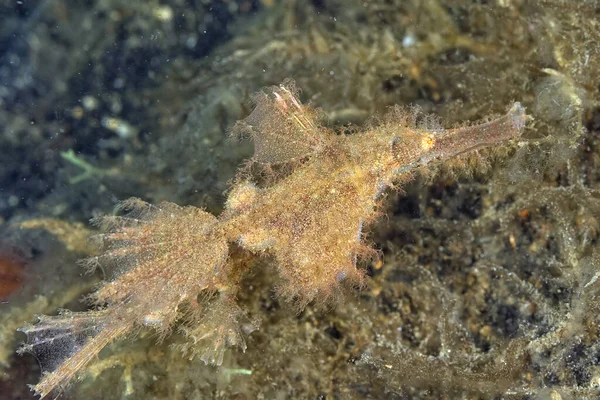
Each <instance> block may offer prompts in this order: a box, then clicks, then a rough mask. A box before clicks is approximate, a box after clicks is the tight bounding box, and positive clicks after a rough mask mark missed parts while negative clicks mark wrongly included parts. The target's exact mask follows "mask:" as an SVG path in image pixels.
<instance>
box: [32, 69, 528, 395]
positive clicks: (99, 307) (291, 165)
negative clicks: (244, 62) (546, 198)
mask: <svg viewBox="0 0 600 400" xmlns="http://www.w3.org/2000/svg"><path fill="white" fill-rule="evenodd" d="M253 100H254V103H255V108H254V111H253V112H252V113H251V114H250V116H248V118H246V119H245V120H243V121H240V122H238V123H237V124H236V125H235V126H234V128H233V129H232V133H233V134H234V135H240V134H241V135H249V136H251V138H252V139H253V141H254V145H255V154H254V157H253V159H252V160H251V161H252V163H251V164H252V165H255V166H261V168H262V170H263V172H264V171H267V170H268V171H270V172H269V173H268V174H269V177H268V178H267V179H263V182H262V184H260V185H259V184H257V182H256V180H253V179H252V174H250V173H249V172H248V170H249V169H250V168H245V169H242V171H245V172H240V175H239V176H238V178H237V180H236V183H235V184H234V185H233V187H232V188H231V191H230V193H229V197H228V199H227V203H226V206H225V210H224V211H223V213H222V214H221V215H219V216H218V217H216V216H213V215H212V214H209V213H207V212H206V211H203V210H201V209H199V208H196V207H192V206H188V207H180V206H178V205H175V204H172V203H162V204H160V205H158V206H153V205H150V204H148V203H145V202H143V201H141V200H138V199H130V200H127V201H125V202H123V203H122V204H121V206H120V209H122V210H126V211H128V212H127V213H126V215H124V216H118V217H105V218H101V219H100V220H98V221H97V222H98V223H100V224H101V225H103V227H104V229H105V230H106V232H107V233H105V234H103V235H102V236H101V237H102V239H103V241H104V248H105V250H104V252H103V253H102V254H101V255H100V256H97V257H93V258H91V259H89V260H87V261H86V264H87V265H88V266H89V267H90V268H91V269H93V268H95V267H97V266H101V267H102V268H103V269H105V270H106V271H110V272H111V274H112V278H111V279H110V280H108V281H107V282H106V283H105V284H104V285H103V286H102V287H100V288H99V289H98V290H97V291H96V292H95V293H94V294H93V295H92V296H90V303H91V305H93V306H94V307H95V309H94V310H92V311H89V312H81V313H73V312H69V311H63V312H61V314H60V315H58V316H54V317H49V316H41V317H39V321H38V323H37V324H35V325H29V326H26V327H24V328H22V329H21V331H22V332H24V333H26V335H27V343H26V344H25V345H24V346H23V347H22V349H21V351H29V352H32V353H34V354H36V355H37V356H38V358H39V359H40V361H41V364H42V366H43V368H44V370H45V372H44V375H43V377H42V379H41V381H40V382H39V383H38V384H37V385H35V386H33V390H34V391H35V392H36V393H37V394H39V395H40V396H41V397H45V396H46V395H48V394H49V393H50V392H51V391H52V390H54V389H55V388H57V387H61V386H63V385H65V384H66V383H68V382H69V381H70V380H71V379H72V378H73V377H75V376H76V374H77V373H78V372H79V371H80V370H82V369H83V368H84V367H85V366H86V365H87V364H88V363H89V362H90V360H92V359H93V358H94V357H95V356H96V355H97V354H98V353H99V352H100V350H102V348H103V347H105V346H106V345H107V344H109V343H110V342H112V341H113V340H115V339H117V338H121V337H123V336H125V335H127V334H129V333H130V332H132V331H134V330H136V329H137V328H139V327H152V328H154V329H156V330H157V331H158V332H159V334H160V337H161V338H163V337H164V336H166V335H167V334H168V333H169V331H170V329H171V327H172V326H173V325H174V323H175V322H176V321H180V322H181V324H180V325H181V328H180V329H181V330H182V332H184V334H185V335H186V336H187V337H188V338H189V344H187V345H185V346H183V351H184V352H186V353H190V354H191V355H195V354H199V355H200V356H201V357H202V360H204V361H205V362H206V363H213V364H216V365H220V364H221V363H222V360H223V352H224V350H225V348H226V347H227V346H231V345H237V346H240V347H241V348H242V349H245V343H244V335H245V334H248V333H249V332H251V331H252V330H253V329H255V326H254V324H252V323H250V322H249V320H248V319H247V317H246V313H245V311H244V310H242V309H241V308H240V307H239V306H238V305H237V304H236V293H237V291H238V290H239V288H240V279H241V277H242V275H243V273H244V272H245V271H246V270H247V269H248V268H249V264H248V263H247V262H246V258H245V257H243V255H240V253H241V252H240V251H239V250H233V247H232V246H231V245H232V244H233V243H235V244H237V247H238V248H242V249H245V250H246V251H249V252H251V253H255V254H264V255H267V256H271V257H273V258H274V259H275V261H276V265H277V268H278V272H279V274H280V276H281V278H282V284H281V285H280V287H279V288H278V293H279V295H280V296H282V297H284V298H286V299H288V300H290V301H292V302H293V303H294V304H295V305H296V307H297V308H298V309H302V308H303V307H304V306H305V305H306V304H308V303H309V302H311V301H317V302H325V303H327V302H330V301H331V299H333V298H335V297H336V296H337V294H338V292H339V291H340V288H341V286H342V285H348V284H350V285H351V286H361V285H362V284H363V281H364V273H363V272H362V271H361V270H360V269H359V268H357V261H358V260H360V259H361V258H364V257H366V256H371V255H372V254H373V253H374V250H373V249H372V248H371V247H369V246H368V245H366V244H365V243H364V238H363V230H364V229H365V227H367V226H368V225H369V224H372V223H373V222H374V221H375V220H376V219H377V217H378V216H379V215H380V213H381V212H380V211H379V210H380V208H381V207H380V201H381V195H382V193H383V192H384V191H385V190H386V188H388V187H390V186H393V187H400V186H401V185H402V184H403V183H405V182H407V181H409V180H410V179H411V178H412V177H413V176H414V174H415V172H417V171H418V170H421V169H424V168H427V167H428V166H430V165H431V164H432V163H435V162H444V161H446V160H448V159H451V158H454V157H456V156H459V155H461V154H465V153H470V152H472V151H474V150H477V149H479V148H481V147H489V146H497V145H499V144H501V143H502V142H505V141H508V140H510V139H514V138H517V137H519V136H520V134H521V133H522V131H523V128H524V126H525V122H526V119H527V117H526V115H525V110H524V108H523V107H522V106H521V105H520V104H519V103H515V104H513V106H512V107H511V108H510V110H509V111H508V113H507V114H506V115H504V116H503V117H501V118H498V119H496V120H493V121H490V122H487V123H484V124H480V125H472V126H466V127H463V128H457V129H450V130H445V129H443V128H441V127H439V126H435V124H432V123H429V124H423V123H421V124H420V125H419V124H418V123H417V122H418V120H419V118H420V117H419V115H418V113H417V112H415V111H414V110H412V111H411V110H406V109H402V108H400V107H396V108H394V109H393V110H392V111H391V112H390V113H389V115H387V116H386V117H385V118H384V119H383V120H382V121H381V122H380V123H379V124H378V125H374V126H370V127H369V128H368V129H365V130H364V131H362V132H356V133H354V134H351V135H344V134H340V133H338V132H335V131H333V130H331V129H329V128H326V127H324V126H322V125H320V124H319V121H320V119H321V115H320V112H319V111H318V110H314V109H312V108H310V107H308V106H305V105H303V104H301V103H300V102H299V101H298V99H297V90H296V89H295V87H294V85H293V83H292V82H291V81H288V82H285V83H284V84H282V85H280V86H276V87H271V88H269V89H267V90H266V91H265V92H260V93H258V94H256V95H255V96H254V97H253ZM421 117H422V116H421ZM424 120H429V119H427V118H424Z"/></svg>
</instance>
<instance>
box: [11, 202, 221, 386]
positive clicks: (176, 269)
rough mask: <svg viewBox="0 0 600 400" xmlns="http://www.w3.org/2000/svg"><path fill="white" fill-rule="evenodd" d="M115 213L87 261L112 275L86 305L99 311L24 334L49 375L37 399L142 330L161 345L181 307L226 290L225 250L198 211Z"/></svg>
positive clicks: (130, 205)
mask: <svg viewBox="0 0 600 400" xmlns="http://www.w3.org/2000/svg"><path fill="white" fill-rule="evenodd" d="M119 208H120V209H121V210H125V211H127V213H126V215H125V216H120V217H105V218H101V219H99V220H97V221H96V223H98V224H101V225H103V226H104V228H105V229H106V230H107V232H106V233H105V234H103V235H101V237H100V239H101V240H102V241H103V242H104V248H105V250H104V252H103V253H102V254H100V255H99V256H96V257H92V258H90V259H88V260H86V261H85V264H86V265H87V266H88V268H89V269H93V268H95V267H97V266H100V267H102V268H103V269H104V270H105V271H107V272H108V273H109V274H110V275H112V276H113V278H112V279H111V280H110V281H107V282H106V283H105V284H104V285H103V286H102V287H100V288H99V289H98V290H97V291H96V292H95V293H94V294H92V295H91V296H90V298H89V300H90V301H91V303H92V304H93V305H95V306H96V307H97V308H98V310H99V311H90V312H87V313H69V312H64V313H61V314H60V315H59V316H56V317H40V321H39V322H38V323H37V324H36V325H32V326H27V327H25V328H23V329H22V331H23V332H25V333H26V334H27V343H26V344H25V345H24V346H23V347H22V349H21V351H22V352H23V351H28V352H32V353H34V354H35V355H36V356H37V357H38V359H39V360H40V362H41V364H42V367H43V369H44V370H45V371H46V372H45V373H44V375H43V377H42V380H41V382H40V383H39V384H37V385H36V386H34V387H33V390H34V391H35V392H36V393H37V394H39V395H40V396H41V397H42V398H43V397H45V396H46V395H48V394H49V393H50V392H51V391H52V390H53V389H54V388H56V387H60V386H64V385H65V384H66V383H68V381H70V380H71V379H72V378H73V377H75V376H76V374H77V373H78V372H79V371H80V370H81V369H82V368H84V367H85V366H86V365H87V364H88V363H89V362H90V361H91V360H92V359H93V358H94V357H95V356H96V355H97V354H98V353H99V352H100V350H102V348H104V347H105V346H106V345H108V344H109V343H111V342H112V341H113V340H115V339H119V338H121V337H123V336H125V335H127V334H129V333H131V332H133V331H134V330H136V329H137V328H139V327H144V326H145V327H150V328H154V329H155V330H156V331H157V333H158V335H159V338H161V339H162V338H163V337H164V336H165V335H166V334H167V333H168V332H169V331H170V328H171V326H172V324H173V322H174V321H175V320H176V319H177V318H178V317H179V315H180V311H179V306H180V305H184V304H185V303H188V302H195V301H196V298H197V297H198V295H200V294H201V293H216V292H218V291H219V290H220V288H221V287H223V286H225V285H226V284H227V283H229V278H228V276H227V272H228V271H226V266H227V265H228V264H227V259H228V246H227V243H226V242H225V239H224V237H223V235H222V233H221V231H220V229H219V226H218V223H217V218H215V217H214V216H212V215H210V214H209V213H207V212H204V211H202V210H200V209H198V208H195V207H179V206H177V205H175V204H171V203H162V204H160V205H159V206H152V205H150V204H147V203H145V202H142V201H141V200H138V199H130V200H128V201H126V202H124V203H122V204H121V206H120V207H119ZM192 322H193V321H192Z"/></svg>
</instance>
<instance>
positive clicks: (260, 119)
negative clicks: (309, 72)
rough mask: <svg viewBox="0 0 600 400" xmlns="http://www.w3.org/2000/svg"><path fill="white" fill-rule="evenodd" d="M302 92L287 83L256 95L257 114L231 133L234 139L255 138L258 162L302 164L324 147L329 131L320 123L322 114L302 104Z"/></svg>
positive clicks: (254, 112)
mask: <svg viewBox="0 0 600 400" xmlns="http://www.w3.org/2000/svg"><path fill="white" fill-rule="evenodd" d="M298 92H299V91H298V89H297V88H296V87H295V85H294V82H293V81H292V80H286V81H284V83H282V84H281V85H279V86H272V87H270V88H268V89H267V90H265V91H262V92H258V93H256V94H254V95H253V96H252V102H253V103H254V105H255V106H254V110H253V111H252V113H251V114H250V115H249V116H248V117H247V118H246V119H244V120H242V121H239V122H237V123H236V124H235V125H234V126H233V128H232V129H231V134H232V135H233V136H243V135H245V134H249V135H250V136H251V137H252V140H253V141H254V160H255V161H257V162H259V163H266V164H280V163H286V162H290V161H298V160H301V159H302V158H304V157H306V156H309V155H311V154H314V153H315V152H318V151H320V149H322V148H323V147H324V143H325V141H326V137H327V130H326V129H324V128H322V127H320V126H319V125H318V123H317V120H318V119H319V111H318V110H314V109H312V108H311V107H309V106H305V105H303V104H302V103H300V101H299V100H298V97H297V96H298Z"/></svg>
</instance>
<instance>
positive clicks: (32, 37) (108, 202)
mask: <svg viewBox="0 0 600 400" xmlns="http://www.w3.org/2000/svg"><path fill="white" fill-rule="evenodd" d="M598 15H600V4H599V3H598V2H597V1H581V2H569V1H561V0H548V1H542V0H540V1H527V0H519V1H517V0H506V1H496V2H488V3H487V4H483V3H479V2H471V1H461V0H456V1H444V0H426V1H358V0H357V1H354V0H352V1H341V0H331V1H329V0H324V1H309V2H305V1H266V0H263V1H260V2H256V1H241V0H239V1H237V2H231V1H230V2H225V1H179V0H174V1H171V2H158V1H148V2H143V3H141V2H140V3H138V2H124V1H115V0H112V1H101V0H98V1H88V2H83V3H82V2H51V1H41V2H16V3H15V4H13V3H12V2H5V3H3V4H1V5H0V21H1V23H0V127H1V128H2V129H1V133H0V222H1V224H0V232H1V236H0V250H1V252H0V266H1V268H0V285H1V287H3V288H6V290H3V291H1V293H2V294H3V296H4V298H3V299H2V300H3V302H2V304H0V307H1V308H0V338H1V340H0V368H1V370H0V371H1V375H0V393H1V394H0V398H3V399H4V398H7V399H17V398H19V399H23V398H32V397H33V395H32V394H31V393H29V392H28V389H27V387H26V384H27V383H35V382H37V381H38V379H39V375H40V370H39V367H38V366H37V362H36V360H35V359H34V357H32V356H22V357H19V356H17V355H15V350H16V348H17V347H18V343H19V342H20V341H22V340H24V337H23V336H22V335H21V334H19V333H17V332H16V331H15V330H16V328H18V327H19V326H22V324H23V323H24V322H33V320H34V315H35V314H42V313H45V314H52V313H53V312H55V311H56V309H57V308H61V307H68V308H71V309H85V304H83V303H81V302H79V301H78V298H80V297H81V296H83V295H84V294H86V293H88V292H89V291H90V290H91V287H92V286H93V285H94V284H95V283H96V282H97V281H98V280H99V279H101V278H102V276H101V273H98V274H96V275H85V274H83V271H82V270H81V269H80V267H78V266H77V264H76V260H77V259H79V258H81V257H85V256H86V255H88V254H90V253H91V252H93V251H94V250H93V249H92V248H90V246H89V245H88V243H87V242H86V240H85V238H86V236H87V234H88V230H87V229H88V228H86V226H87V225H81V224H82V223H83V224H86V221H87V220H88V219H89V218H90V217H92V216H96V215H98V214H106V213H110V212H111V210H112V208H113V207H114V205H115V204H116V203H117V202H118V201H119V200H123V199H126V198H128V197H130V196H136V197H140V198H143V199H144V200H147V201H150V202H154V203H157V202H160V201H165V200H166V201H172V202H175V203H177V204H182V205H185V204H193V205H196V206H202V207H205V208H207V209H208V210H209V211H211V212H213V213H218V212H219V211H220V210H221V208H222V207H223V202H224V199H225V195H224V192H225V191H226V190H227V188H228V181H229V180H230V179H232V178H233V176H234V174H235V171H236V169H237V168H238V166H239V165H240V164H241V163H242V161H243V160H244V159H245V158H246V157H249V156H250V155H251V154H252V151H251V150H252V145H251V143H249V142H241V143H236V142H234V141H231V140H228V138H227V134H226V132H227V130H228V129H229V127H230V126H231V125H232V124H233V123H234V122H235V121H236V120H238V119H240V118H243V117H245V116H246V115H247V114H248V113H249V111H250V109H249V105H248V102H247V101H248V98H249V95H250V94H251V93H253V92H255V91H257V90H259V89H260V88H261V87H264V86H267V85H273V84H279V83H280V82H282V81H283V80H284V79H285V78H293V79H294V80H295V81H296V83H297V85H298V86H299V87H300V88H302V89H303V92H302V94H301V98H302V100H303V101H310V102H311V104H312V105H314V106H316V107H320V108H322V110H323V111H324V113H325V115H326V117H327V124H328V125H330V126H332V127H337V128H340V129H342V130H343V129H344V127H345V126H348V127H349V128H347V129H346V130H345V134H352V128H351V127H350V126H351V125H362V124H364V123H365V122H366V121H367V120H368V119H369V118H372V117H373V116H374V115H382V114H383V113H384V112H385V110H386V108H387V107H389V106H391V105H394V104H401V105H409V104H411V105H416V106H419V107H421V108H422V109H423V110H424V111H425V112H427V113H434V114H436V115H439V117H440V120H441V121H442V122H443V125H444V126H452V124H457V123H460V122H463V121H478V120H482V119H485V118H489V117H493V116H495V115H499V114H500V113H503V112H505V111H506V109H507V106H509V105H510V104H511V102H512V101H520V102H521V103H522V104H523V105H524V106H525V107H526V109H527V113H528V114H529V115H530V116H531V119H530V120H529V121H528V123H527V128H526V131H525V133H524V135H523V138H522V140H520V141H519V142H518V143H515V144H513V145H511V146H508V147H505V148H502V149H495V150H494V151H483V152H481V154H480V157H479V158H477V159H474V160H472V164H471V165H461V166H455V168H453V169H452V170H448V169H444V168H440V169H439V171H432V172H433V173H431V171H430V172H429V173H427V174H425V175H424V176H420V177H418V178H417V180H416V181H415V182H413V183H411V184H409V185H408V186H406V187H404V188H402V189H401V190H400V191H398V192H391V193H389V194H388V199H387V204H388V208H387V210H386V216H385V217H383V218H381V220H380V223H379V224H377V225H375V226H372V227H371V229H370V233H369V239H370V240H371V241H372V242H373V243H374V244H375V247H376V248H377V249H379V250H380V252H381V255H382V259H381V262H372V263H370V264H368V265H365V266H364V267H365V268H366V269H367V271H368V275H369V276H370V277H371V279H370V283H369V285H368V287H367V288H365V289H364V290H363V291H361V292H357V293H355V294H354V295H352V294H351V295H349V296H348V297H347V298H345V299H344V300H343V301H340V302H339V304H336V305H335V306H334V307H333V306H332V307H331V310H328V311H323V310H320V309H318V308H316V307H312V306H309V307H307V308H306V309H305V310H304V311H302V312H301V313H300V314H295V312H294V310H293V309H292V308H291V307H290V306H289V305H287V304H286V303H284V302H282V301H281V300H277V299H276V298H275V297H274V295H273V291H272V288H273V287H274V286H276V285H277V281H276V280H275V278H274V276H273V274H272V273H271V272H272V268H273V267H272V265H270V263H269V261H268V260H256V261H255V262H256V263H257V266H256V267H255V271H256V273H255V274H254V275H252V276H251V277H249V278H248V279H247V281H246V282H245V283H244V289H245V290H243V291H242V293H243V294H242V295H241V297H240V299H239V300H240V302H242V303H243V304H244V305H245V306H246V307H247V308H248V309H249V311H250V315H251V317H252V318H254V319H257V320H258V321H260V329H259V330H258V331H255V332H253V333H252V334H250V335H249V336H248V338H247V340H246V343H247V345H248V349H247V351H246V352H245V353H241V352H239V351H237V350H236V349H232V350H230V351H229V352H228V353H227V354H226V358H225V361H224V363H223V366H222V367H220V368H214V367H211V366H205V365H204V364H203V363H202V362H201V361H200V360H198V359H194V360H188V359H186V358H183V357H182V356H181V353H180V352H179V351H176V350H173V348H172V346H171V345H173V344H176V343H179V342H180V341H181V340H182V338H181V337H180V336H179V335H178V334H177V333H176V332H175V333H174V334H173V335H172V336H170V337H169V338H167V339H166V340H164V341H163V342H162V343H160V344H157V343H156V340H155V339H156V338H155V337H154V336H153V334H152V332H145V331H141V332H139V334H138V335H136V338H135V339H136V340H125V341H122V342H118V343H115V344H114V345H112V346H111V347H110V348H108V349H106V350H105V351H104V352H103V353H101V355H100V358H99V359H98V360H97V361H96V362H94V363H93V364H92V365H91V366H90V367H89V368H88V370H87V371H86V372H85V373H84V374H83V376H82V380H81V382H76V383H74V384H73V385H72V387H70V388H69V389H68V390H67V391H66V392H65V394H64V397H65V398H85V399H107V398H110V399H113V398H120V397H123V398H131V399H134V398H140V399H141V398H165V399H166V398H169V399H184V398H185V399H191V398H357V399H358V398H415V399H419V398H420V399H438V398H448V399H452V398H483V399H487V398H494V397H502V398H516V399H526V398H553V399H555V398H564V399H568V398H573V399H575V398H577V399H580V398H590V399H593V398H597V397H598V396H599V395H600V394H599V391H598V387H599V385H600V369H599V365H600V346H599V345H598V333H599V332H598V326H599V325H598V308H599V303H598V289H599V286H598V285H600V283H599V282H598V281H597V278H598V274H599V273H600V269H599V265H600V264H599V263H600V260H599V258H598V253H597V250H596V247H597V241H598V230H599V229H600V226H599V223H598V218H599V215H600V214H599V211H600V203H599V199H598V195H599V192H598V190H599V182H600V175H599V172H598V171H600V169H599V165H598V164H599V163H600V158H599V155H598V154H599V151H600V143H599V141H598V132H599V131H600V113H599V99H600V96H599V93H598V92H599V91H600V87H599V86H598V82H599V81H600V79H599V78H600V77H599V76H598V74H599V72H598V71H600V65H599V64H600V56H599V53H600V45H599V44H598V43H600V37H599V33H598V32H600V29H599V28H600V27H599V26H598V18H594V16H596V17H597V16H598ZM89 229H92V228H89ZM9 260H10V261H9ZM15 282H17V284H15Z"/></svg>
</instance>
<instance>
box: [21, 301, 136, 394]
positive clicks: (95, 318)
mask: <svg viewBox="0 0 600 400" xmlns="http://www.w3.org/2000/svg"><path fill="white" fill-rule="evenodd" d="M113 314H115V313H114V310H113V312H110V313H109V312H107V310H104V311H94V312H86V313H72V312H70V311H62V312H61V314H60V315H58V316H55V317H48V316H39V317H38V319H39V321H38V323H37V324H36V325H28V326H25V327H23V328H21V329H19V331H21V332H23V333H25V334H26V335H27V342H26V343H25V344H24V345H23V346H22V347H21V348H20V349H19V353H25V352H27V353H32V354H33V355H35V356H36V358H37V359H38V361H39V362H40V365H41V367H42V371H43V373H44V374H43V376H42V380H41V381H40V382H39V383H38V384H37V385H35V386H32V389H33V390H34V391H35V393H36V394H37V395H39V396H40V397H41V398H44V397H46V396H47V395H48V394H49V393H50V392H51V391H52V390H54V389H55V388H56V387H61V386H63V387H64V385H66V384H67V383H68V382H69V381H70V380H71V379H73V377H74V376H75V375H76V374H77V373H78V372H79V371H80V370H81V369H82V368H83V367H84V366H86V365H87V364H88V363H89V362H90V361H91V360H92V359H93V358H94V357H96V356H97V355H98V353H99V352H100V351H101V350H102V349H103V348H104V347H105V346H106V345H108V344H109V343H111V342H112V341H113V340H115V339H117V338H119V337H122V336H124V335H126V334H127V333H129V332H130V331H131V329H132V327H133V325H132V324H131V323H128V322H126V321H123V320H120V319H119V318H118V316H116V317H115V316H114V315H113Z"/></svg>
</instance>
